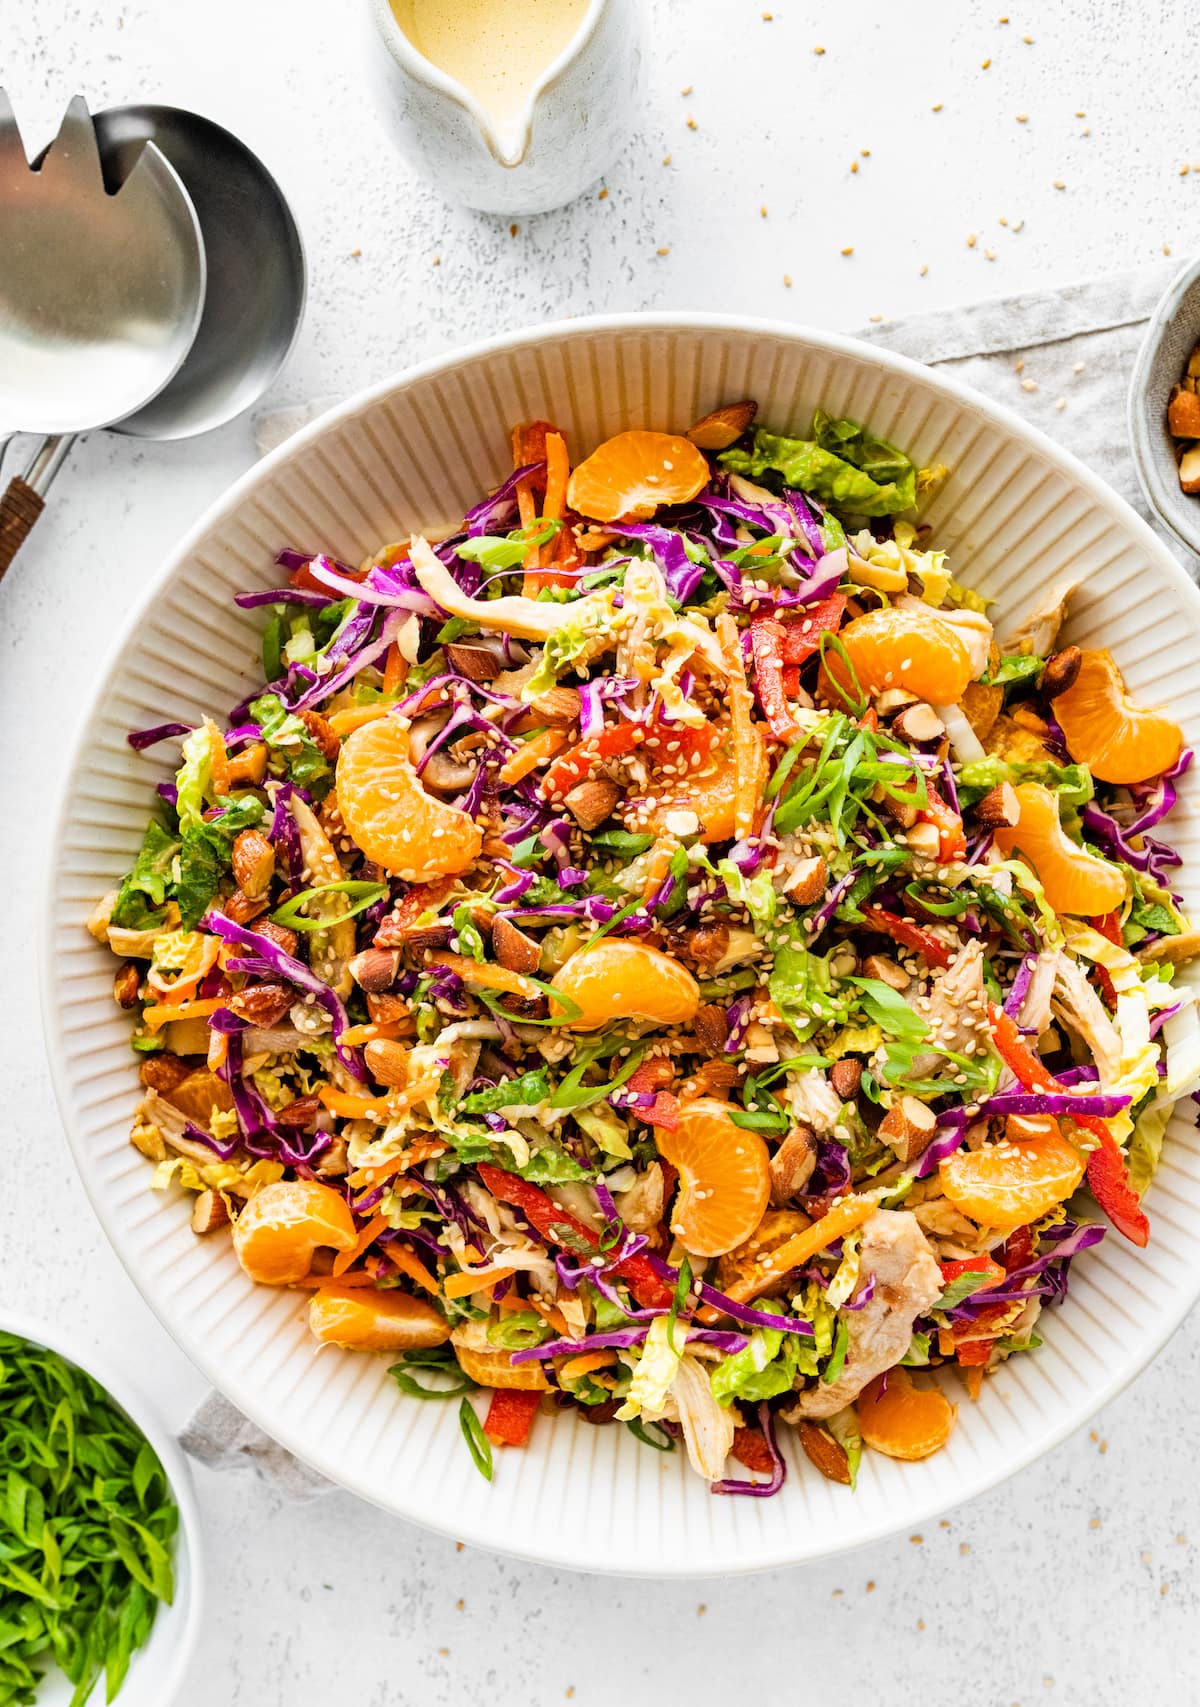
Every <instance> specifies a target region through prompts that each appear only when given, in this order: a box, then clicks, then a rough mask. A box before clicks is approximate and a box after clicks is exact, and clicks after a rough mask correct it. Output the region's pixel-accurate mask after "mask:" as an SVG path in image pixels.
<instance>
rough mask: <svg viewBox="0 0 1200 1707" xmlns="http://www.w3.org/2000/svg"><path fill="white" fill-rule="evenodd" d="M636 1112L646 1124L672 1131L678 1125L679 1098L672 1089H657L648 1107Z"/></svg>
mask: <svg viewBox="0 0 1200 1707" xmlns="http://www.w3.org/2000/svg"><path fill="white" fill-rule="evenodd" d="M637 1112H639V1113H640V1114H641V1117H642V1119H643V1120H644V1121H645V1122H646V1125H647V1126H661V1127H662V1129H663V1131H664V1132H674V1130H675V1128H676V1127H677V1126H678V1125H679V1098H678V1097H677V1096H675V1095H674V1093H673V1092H672V1091H658V1092H657V1093H656V1094H655V1098H654V1101H653V1102H652V1103H651V1104H650V1107H649V1108H643V1109H640V1110H638V1111H637Z"/></svg>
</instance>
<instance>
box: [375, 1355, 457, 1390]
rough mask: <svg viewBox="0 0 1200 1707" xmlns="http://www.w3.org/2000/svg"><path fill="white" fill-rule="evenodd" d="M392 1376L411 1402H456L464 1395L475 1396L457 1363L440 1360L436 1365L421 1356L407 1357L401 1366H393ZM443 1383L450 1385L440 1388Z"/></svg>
mask: <svg viewBox="0 0 1200 1707" xmlns="http://www.w3.org/2000/svg"><path fill="white" fill-rule="evenodd" d="M415 1372H419V1373H415ZM388 1374H389V1375H390V1376H391V1377H392V1379H393V1380H394V1381H395V1383H396V1385H397V1387H399V1389H400V1391H401V1392H402V1393H407V1394H408V1396H409V1398H410V1399H454V1398H457V1396H458V1395H459V1394H460V1393H470V1392H472V1391H473V1390H474V1388H475V1386H476V1382H474V1381H472V1379H471V1377H470V1376H469V1375H468V1374H467V1372H466V1370H465V1369H464V1368H463V1367H462V1365H461V1364H460V1363H459V1362H458V1361H457V1359H454V1358H451V1359H449V1360H446V1359H445V1358H438V1359H437V1361H436V1362H435V1361H434V1360H433V1359H432V1358H426V1357H425V1356H424V1355H423V1354H422V1353H421V1352H413V1351H410V1352H408V1353H406V1355H405V1356H404V1357H403V1358H402V1359H401V1360H400V1362H399V1363H393V1365H392V1367H391V1368H390V1369H389V1370H388ZM427 1382H431V1384H429V1385H427ZM440 1382H449V1385H448V1386H443V1385H439V1383H440Z"/></svg>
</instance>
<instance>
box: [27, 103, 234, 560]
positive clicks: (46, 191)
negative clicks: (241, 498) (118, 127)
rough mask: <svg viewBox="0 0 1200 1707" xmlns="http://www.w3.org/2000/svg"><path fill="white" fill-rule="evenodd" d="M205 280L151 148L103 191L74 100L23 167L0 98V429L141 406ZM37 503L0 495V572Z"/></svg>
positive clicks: (83, 112)
mask: <svg viewBox="0 0 1200 1707" xmlns="http://www.w3.org/2000/svg"><path fill="white" fill-rule="evenodd" d="M206 279H207V267H206V262H205V255H204V244H203V240H202V237H201V232H200V224H199V221H198V219H197V217H196V213H195V210H194V208H193V207H192V204H191V201H190V199H189V197H188V195H187V192H186V191H185V189H184V187H183V185H182V183H181V181H180V179H179V176H178V174H177V173H176V171H175V169H174V167H172V166H171V165H170V164H169V162H168V161H167V160H166V158H165V157H164V156H163V155H162V154H161V153H160V152H159V150H158V149H157V148H155V147H154V146H153V145H148V146H146V147H145V148H144V149H143V150H142V153H141V155H140V157H139V158H138V160H137V162H136V164H135V165H134V166H133V168H132V170H131V171H130V172H129V175H128V177H127V178H126V179H125V181H124V182H123V183H122V185H121V186H120V188H119V190H118V191H117V192H116V193H115V194H111V193H109V191H108V190H107V189H106V187H105V183H104V178H103V174H102V171H101V166H100V154H99V148H98V145H97V140H96V133H95V131H94V129H93V126H92V120H91V118H90V116H89V114H88V109H87V105H86V103H85V101H84V100H83V97H82V96H76V97H75V99H74V100H73V101H72V102H71V104H70V106H69V107H68V108H67V112H66V116H65V117H64V119H63V122H62V125H61V127H60V129H59V132H58V135H57V137H56V138H55V140H54V142H53V143H52V144H51V145H50V148H49V149H48V150H47V152H46V153H45V154H44V156H43V157H42V158H41V160H40V162H39V163H38V165H37V166H36V167H34V166H31V165H30V164H29V161H28V160H27V157H26V154H25V150H24V147H23V145H22V142H21V136H20V132H19V131H18V129H17V125H16V120H15V118H14V115H13V111H12V107H11V105H10V103H9V101H8V99H7V97H6V96H5V95H4V93H3V91H0V422H3V423H4V425H5V428H6V429H8V430H10V431H13V432H17V431H25V432H39V433H48V434H53V435H59V434H67V433H76V432H82V431H85V430H87V429H89V428H92V427H100V426H105V425H107V424H108V423H109V422H112V421H117V420H120V419H122V418H123V417H124V416H126V415H129V414H132V413H133V412H134V411H135V410H138V409H140V408H142V407H143V405H145V404H146V403H148V402H149V401H150V399H151V398H152V397H154V396H155V395H156V394H157V393H158V392H159V391H161V390H162V388H163V386H164V385H166V383H167V381H168V380H169V379H170V378H171V377H172V375H173V374H174V373H175V372H176V371H177V370H178V369H179V368H180V366H181V365H182V364H183V361H184V358H185V357H186V356H187V353H188V351H189V350H190V349H191V346H192V342H193V339H194V338H195V336H196V332H197V330H198V328H199V325H200V317H201V314H202V312H203V308H204V297H205V286H206ZM59 461H61V458H59ZM49 462H50V463H53V462H54V457H53V455H52V456H51V457H50V458H49ZM43 506H44V498H43V496H42V495H41V494H40V493H39V492H38V491H37V490H35V489H34V488H33V487H32V486H31V485H30V484H29V482H28V481H26V480H23V479H21V478H20V477H19V476H18V477H16V478H14V479H13V480H12V481H11V482H10V483H9V486H8V489H7V491H6V492H5V493H4V496H3V498H2V499H0V576H2V575H3V573H4V571H5V570H6V569H7V567H8V565H9V564H10V563H11V562H12V559H13V557H14V556H15V555H16V552H17V550H18V548H19V546H20V545H21V542H22V541H23V540H24V539H25V537H26V536H27V534H28V533H29V531H30V529H31V528H32V527H33V525H34V523H35V522H36V521H37V518H38V516H39V515H40V514H41V512H42V509H43Z"/></svg>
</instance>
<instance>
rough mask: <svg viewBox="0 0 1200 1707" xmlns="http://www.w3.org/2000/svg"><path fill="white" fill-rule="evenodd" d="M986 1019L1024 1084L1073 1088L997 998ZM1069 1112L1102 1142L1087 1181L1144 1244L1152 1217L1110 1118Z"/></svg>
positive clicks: (1119, 1223) (1115, 1220)
mask: <svg viewBox="0 0 1200 1707" xmlns="http://www.w3.org/2000/svg"><path fill="white" fill-rule="evenodd" d="M988 1019H989V1020H990V1021H991V1026H992V1036H993V1041H994V1042H995V1045H996V1052H997V1054H998V1055H999V1056H1000V1059H1001V1060H1002V1061H1003V1062H1004V1064H1005V1066H1006V1067H1008V1068H1009V1069H1010V1070H1011V1072H1013V1073H1014V1074H1015V1075H1016V1077H1017V1078H1018V1079H1019V1080H1020V1081H1021V1083H1022V1084H1023V1085H1024V1086H1025V1089H1026V1090H1030V1091H1051V1092H1059V1093H1064V1094H1069V1087H1068V1086H1066V1085H1060V1084H1059V1082H1058V1080H1057V1079H1056V1078H1055V1077H1054V1075H1053V1074H1052V1073H1050V1072H1048V1071H1047V1069H1046V1068H1045V1067H1044V1066H1043V1065H1042V1063H1041V1061H1040V1060H1039V1059H1038V1057H1037V1056H1036V1055H1035V1054H1034V1053H1033V1051H1032V1050H1031V1049H1030V1048H1029V1046H1028V1044H1027V1043H1026V1042H1025V1041H1024V1039H1023V1038H1022V1036H1021V1034H1020V1032H1019V1031H1018V1030H1017V1025H1016V1021H1015V1020H1013V1019H1012V1018H1011V1017H1010V1016H1009V1015H1008V1014H1006V1013H1004V1012H1003V1010H1002V1009H1001V1008H999V1007H997V1005H996V1003H995V1002H989V1003H988ZM1069 1118H1070V1119H1071V1120H1073V1121H1074V1122H1075V1124H1076V1126H1082V1127H1083V1129H1084V1131H1085V1132H1090V1133H1091V1134H1092V1135H1093V1137H1095V1138H1097V1139H1099V1141H1100V1142H1099V1148H1098V1149H1096V1150H1093V1151H1091V1152H1090V1154H1089V1156H1088V1162H1087V1181H1088V1185H1089V1186H1090V1187H1091V1189H1092V1196H1093V1197H1094V1198H1095V1199H1096V1202H1097V1203H1098V1204H1099V1205H1100V1207H1101V1209H1103V1211H1104V1213H1105V1214H1106V1215H1107V1216H1108V1218H1109V1220H1110V1221H1111V1222H1112V1224H1113V1226H1114V1227H1115V1228H1116V1229H1117V1231H1118V1233H1123V1234H1124V1236H1125V1237H1126V1238H1127V1239H1128V1240H1129V1241H1130V1242H1131V1243H1132V1244H1135V1245H1144V1244H1145V1243H1146V1241H1147V1240H1148V1239H1149V1237H1150V1223H1149V1221H1148V1220H1147V1219H1146V1212H1145V1210H1144V1209H1143V1208H1142V1206H1141V1204H1140V1203H1139V1201H1138V1195H1137V1193H1136V1192H1135V1191H1134V1189H1133V1187H1132V1186H1131V1185H1130V1183H1129V1175H1128V1172H1127V1171H1126V1166H1125V1156H1124V1154H1123V1152H1122V1150H1121V1147H1120V1145H1119V1144H1118V1143H1117V1141H1116V1139H1115V1138H1114V1137H1113V1135H1112V1132H1111V1130H1110V1128H1109V1125H1108V1122H1107V1121H1106V1120H1102V1119H1101V1118H1100V1116H1099V1115H1097V1114H1072V1115H1070V1116H1069Z"/></svg>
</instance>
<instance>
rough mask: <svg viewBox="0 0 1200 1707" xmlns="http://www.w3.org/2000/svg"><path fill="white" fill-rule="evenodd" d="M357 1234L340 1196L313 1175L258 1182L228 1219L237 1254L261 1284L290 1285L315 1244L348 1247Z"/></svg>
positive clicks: (309, 1260)
mask: <svg viewBox="0 0 1200 1707" xmlns="http://www.w3.org/2000/svg"><path fill="white" fill-rule="evenodd" d="M357 1239H358V1232H357V1229H356V1228H355V1225H354V1217H353V1216H352V1215H351V1213H350V1210H349V1208H348V1207H347V1205H346V1200H345V1198H344V1197H343V1196H342V1195H341V1193H340V1192H337V1191H335V1190H334V1189H333V1187H332V1186H331V1185H321V1184H320V1182H319V1181H317V1180H302V1179H298V1180H276V1181H275V1183H274V1184H272V1185H264V1186H263V1187H262V1189H261V1190H260V1191H256V1192H255V1194H254V1196H253V1197H252V1198H251V1199H250V1201H249V1203H247V1205H246V1207H245V1208H244V1209H243V1210H242V1212H241V1214H240V1215H239V1216H238V1218H237V1220H236V1221H235V1222H234V1224H233V1248H234V1251H235V1253H236V1255H237V1259H238V1261H239V1262H240V1263H241V1265H242V1267H243V1268H244V1269H245V1271H246V1273H247V1274H248V1275H249V1276H250V1279H251V1280H256V1281H258V1282H259V1284H260V1285H263V1286H291V1285H293V1284H294V1283H295V1282H296V1281H297V1280H303V1279H304V1277H305V1275H306V1274H307V1273H308V1271H309V1269H310V1268H311V1266H312V1259H313V1254H314V1252H316V1251H317V1250H319V1249H320V1247H321V1246H323V1245H328V1246H331V1247H332V1248H333V1249H334V1250H335V1251H349V1250H353V1248H354V1245H355V1243H356V1241H357Z"/></svg>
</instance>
